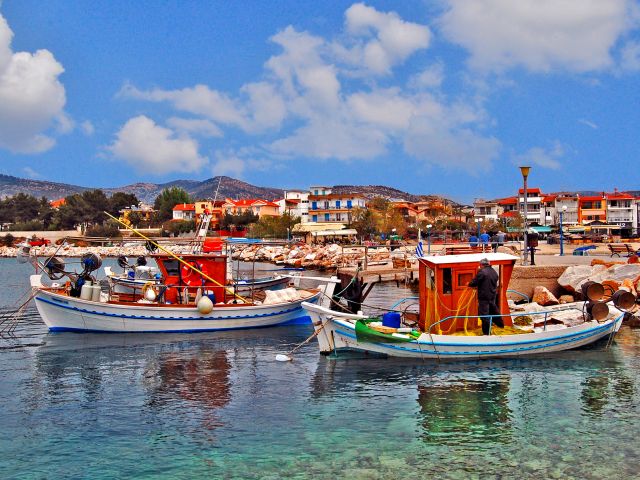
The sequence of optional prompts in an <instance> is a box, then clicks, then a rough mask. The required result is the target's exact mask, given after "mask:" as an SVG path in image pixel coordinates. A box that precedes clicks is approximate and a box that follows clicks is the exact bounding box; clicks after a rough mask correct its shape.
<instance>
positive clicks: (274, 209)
mask: <svg viewBox="0 0 640 480" xmlns="http://www.w3.org/2000/svg"><path fill="white" fill-rule="evenodd" d="M222 210H223V211H224V213H225V214H227V213H228V214H230V215H242V214H243V213H245V212H247V211H250V212H251V213H253V214H254V215H257V216H258V217H279V216H280V205H278V204H277V203H274V202H271V201H269V200H263V199H240V200H233V199H231V198H226V199H225V201H224V203H223V204H222Z"/></svg>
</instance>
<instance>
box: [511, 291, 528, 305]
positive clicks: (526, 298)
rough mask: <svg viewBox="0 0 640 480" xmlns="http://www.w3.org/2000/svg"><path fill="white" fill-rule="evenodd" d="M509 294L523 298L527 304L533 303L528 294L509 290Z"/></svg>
mask: <svg viewBox="0 0 640 480" xmlns="http://www.w3.org/2000/svg"><path fill="white" fill-rule="evenodd" d="M507 293H512V294H514V295H518V296H519V297H522V298H523V299H524V300H525V302H527V303H530V302H531V299H530V298H529V296H528V295H526V294H524V293H522V292H519V291H518V290H512V289H508V290H507Z"/></svg>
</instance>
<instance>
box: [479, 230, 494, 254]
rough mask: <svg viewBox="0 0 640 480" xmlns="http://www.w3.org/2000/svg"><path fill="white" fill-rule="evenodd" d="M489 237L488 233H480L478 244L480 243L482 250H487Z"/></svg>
mask: <svg viewBox="0 0 640 480" xmlns="http://www.w3.org/2000/svg"><path fill="white" fill-rule="evenodd" d="M490 239H491V238H490V237H489V234H488V233H487V232H482V233H481V234H480V238H479V240H480V244H481V245H482V251H483V252H488V251H489V240H490Z"/></svg>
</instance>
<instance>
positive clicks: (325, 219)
mask: <svg viewBox="0 0 640 480" xmlns="http://www.w3.org/2000/svg"><path fill="white" fill-rule="evenodd" d="M324 221H325V222H328V221H329V214H328V213H325V214H324Z"/></svg>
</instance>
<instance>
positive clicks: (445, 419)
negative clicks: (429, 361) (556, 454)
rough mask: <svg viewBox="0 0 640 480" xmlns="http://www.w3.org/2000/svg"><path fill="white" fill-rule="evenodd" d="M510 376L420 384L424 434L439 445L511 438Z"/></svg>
mask: <svg viewBox="0 0 640 480" xmlns="http://www.w3.org/2000/svg"><path fill="white" fill-rule="evenodd" d="M509 385H510V377H509V375H507V374H499V375H495V376H492V377H490V378H480V379H471V378H456V377H455V376H454V377H453V378H445V379H443V380H440V381H438V379H434V381H433V382H429V383H427V384H420V385H418V404H419V405H420V415H421V423H422V426H423V434H422V438H423V439H424V441H425V442H426V443H437V444H439V445H461V444H467V443H469V444H472V443H473V444H476V443H477V442H478V441H494V442H501V443H506V442H509V441H510V440H511V434H512V424H511V415H512V412H511V409H510V407H509V399H508V393H509Z"/></svg>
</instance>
